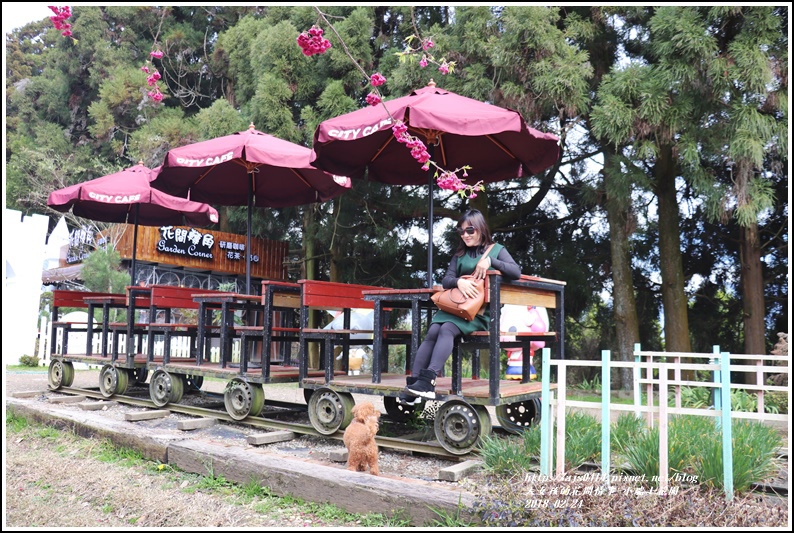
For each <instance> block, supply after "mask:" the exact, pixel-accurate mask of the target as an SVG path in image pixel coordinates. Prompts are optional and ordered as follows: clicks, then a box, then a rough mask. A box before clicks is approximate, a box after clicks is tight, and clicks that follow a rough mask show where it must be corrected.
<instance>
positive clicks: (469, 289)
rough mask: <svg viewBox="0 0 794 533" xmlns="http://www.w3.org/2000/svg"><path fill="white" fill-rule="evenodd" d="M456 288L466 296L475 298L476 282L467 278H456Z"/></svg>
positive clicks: (476, 291) (477, 291)
mask: <svg viewBox="0 0 794 533" xmlns="http://www.w3.org/2000/svg"><path fill="white" fill-rule="evenodd" d="M458 289H460V292H461V293H462V294H463V296H465V297H466V298H476V297H477V294H478V293H479V290H478V288H477V284H476V283H475V282H474V281H473V280H471V279H468V278H458Z"/></svg>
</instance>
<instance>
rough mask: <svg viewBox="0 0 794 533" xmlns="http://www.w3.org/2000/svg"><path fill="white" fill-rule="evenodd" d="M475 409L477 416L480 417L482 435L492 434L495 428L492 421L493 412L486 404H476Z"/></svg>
mask: <svg viewBox="0 0 794 533" xmlns="http://www.w3.org/2000/svg"><path fill="white" fill-rule="evenodd" d="M474 410H475V411H477V416H478V417H479V418H480V437H482V436H483V435H490V434H491V431H492V430H493V424H492V423H491V413H489V412H488V409H487V408H486V407H485V406H484V405H475V406H474Z"/></svg>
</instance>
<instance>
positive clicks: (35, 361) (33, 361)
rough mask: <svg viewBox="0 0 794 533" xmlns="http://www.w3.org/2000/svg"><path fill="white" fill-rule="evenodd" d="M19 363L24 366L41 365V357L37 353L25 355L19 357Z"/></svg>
mask: <svg viewBox="0 0 794 533" xmlns="http://www.w3.org/2000/svg"><path fill="white" fill-rule="evenodd" d="M19 364H20V365H22V366H39V358H38V357H36V356H35V355H23V356H22V357H20V358H19Z"/></svg>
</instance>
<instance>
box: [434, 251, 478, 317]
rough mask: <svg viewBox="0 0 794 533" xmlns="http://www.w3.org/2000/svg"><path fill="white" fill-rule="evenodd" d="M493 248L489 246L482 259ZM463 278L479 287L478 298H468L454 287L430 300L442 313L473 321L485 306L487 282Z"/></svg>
mask: <svg viewBox="0 0 794 533" xmlns="http://www.w3.org/2000/svg"><path fill="white" fill-rule="evenodd" d="M491 248H493V244H492V245H491V246H489V247H488V249H487V250H485V253H483V254H482V257H480V259H482V258H483V257H486V256H487V255H488V253H489V252H490V251H491ZM461 277H462V278H466V279H471V280H474V282H475V284H476V285H477V296H476V297H474V298H466V296H465V295H464V294H463V293H462V292H461V291H460V289H459V288H457V287H453V288H451V289H446V290H443V291H441V292H437V293H435V294H433V295H432V296H431V297H430V299H431V300H433V303H435V304H436V306H438V308H439V309H441V310H442V311H446V312H447V313H449V314H451V315H455V316H459V317H461V318H462V319H463V320H467V321H471V320H473V319H474V317H475V316H477V313H479V312H480V310H481V309H482V307H483V305H485V280H484V279H476V280H475V279H474V277H473V276H468V275H467V276H461Z"/></svg>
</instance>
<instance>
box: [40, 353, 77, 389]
mask: <svg viewBox="0 0 794 533" xmlns="http://www.w3.org/2000/svg"><path fill="white" fill-rule="evenodd" d="M47 378H48V381H49V385H50V389H52V390H57V389H60V388H61V387H70V386H71V385H72V383H74V365H73V364H72V363H70V362H68V361H59V360H58V359H53V360H52V361H50V369H49V371H48V373H47Z"/></svg>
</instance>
